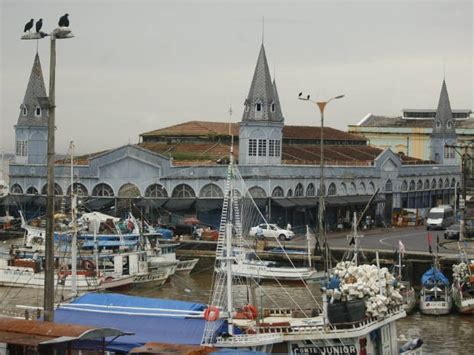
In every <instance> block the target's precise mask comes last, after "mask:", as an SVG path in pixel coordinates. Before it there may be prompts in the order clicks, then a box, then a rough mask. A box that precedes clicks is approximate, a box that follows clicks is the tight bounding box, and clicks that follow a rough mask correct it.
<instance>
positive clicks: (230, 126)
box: [229, 105, 234, 155]
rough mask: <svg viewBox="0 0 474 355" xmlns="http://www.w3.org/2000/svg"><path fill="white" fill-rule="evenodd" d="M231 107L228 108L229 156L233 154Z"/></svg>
mask: <svg viewBox="0 0 474 355" xmlns="http://www.w3.org/2000/svg"><path fill="white" fill-rule="evenodd" d="M233 112H234V111H233V110H232V105H230V106H229V136H230V154H231V155H232V154H233V153H234V135H233V133H232V113H233Z"/></svg>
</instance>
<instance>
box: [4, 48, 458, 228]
mask: <svg viewBox="0 0 474 355" xmlns="http://www.w3.org/2000/svg"><path fill="white" fill-rule="evenodd" d="M44 96H46V92H45V86H44V80H43V75H42V70H41V64H40V60H39V57H38V55H36V57H35V60H34V64H33V69H32V73H31V76H30V80H29V83H28V86H27V90H26V94H25V98H24V100H23V103H22V105H21V107H20V116H19V118H18V123H17V125H16V126H15V133H16V157H15V161H14V162H13V163H11V165H10V175H9V178H10V191H11V193H12V195H11V196H9V199H8V200H4V204H16V205H18V206H21V208H23V209H26V210H29V211H30V214H34V213H37V211H38V210H40V209H41V208H44V204H45V196H44V195H45V194H46V191H47V184H46V181H47V179H46V165H45V164H46V146H47V144H46V142H47V125H46V123H47V118H48V111H47V109H43V108H42V107H41V106H40V105H39V104H38V100H37V99H36V98H37V97H44ZM244 105H245V106H244V112H243V116H242V120H241V121H240V122H239V123H231V124H229V123H225V122H204V121H190V122H185V123H181V124H177V125H174V126H170V127H165V128H160V129H157V130H155V131H151V132H145V133H142V134H141V135H140V137H141V140H140V143H139V144H136V145H130V144H129V145H125V146H121V147H117V148H115V149H112V150H109V151H105V152H101V153H95V154H89V155H85V156H81V157H76V158H75V159H74V162H73V163H74V164H73V167H74V175H73V181H74V182H73V184H71V176H70V171H71V170H70V169H71V167H70V161H68V160H61V161H60V160H58V161H57V162H56V166H55V193H56V195H57V201H58V202H57V203H59V206H61V201H65V200H67V199H66V198H64V196H67V195H69V194H70V192H71V189H73V190H74V191H75V192H76V193H77V194H78V195H80V196H81V200H82V203H83V204H84V205H85V206H86V208H89V209H103V208H112V209H114V210H115V211H123V210H126V209H130V208H133V207H136V208H139V209H141V210H142V211H144V212H145V213H146V214H147V215H148V216H150V217H151V219H152V222H155V221H156V220H157V219H158V218H160V219H161V221H164V220H165V219H168V220H169V219H171V220H170V222H173V221H174V222H176V221H177V220H178V219H179V217H181V216H189V215H196V216H197V217H198V218H199V219H200V220H201V221H203V222H204V223H207V224H210V225H214V226H218V225H219V220H220V212H221V206H222V198H223V191H225V181H226V175H227V164H228V161H229V147H230V142H231V141H234V155H235V159H236V161H237V162H238V168H239V171H240V173H241V175H242V176H243V178H244V179H245V181H246V183H247V186H248V187H249V191H250V193H251V194H252V196H253V197H254V198H255V200H256V202H257V204H258V206H259V207H260V208H261V210H262V212H263V213H264V215H265V216H266V217H267V219H268V220H269V221H271V222H275V223H281V224H284V225H286V223H287V222H290V223H291V224H292V225H293V226H304V225H310V226H315V225H316V224H317V218H316V216H317V209H318V197H317V196H318V194H319V193H320V189H319V187H320V184H319V179H320V174H321V171H320V157H321V152H320V137H321V130H320V129H321V128H320V127H315V126H290V125H285V117H284V115H283V109H282V107H281V105H280V100H279V96H278V90H277V86H276V83H275V80H273V81H272V79H271V76H270V72H269V69H268V62H267V58H266V54H265V48H264V46H263V44H262V46H261V48H260V52H259V55H258V59H257V65H256V68H255V71H254V75H253V79H252V81H251V85H250V90H249V94H248V96H247V98H246V99H245V104H244ZM323 137H324V138H323V139H324V142H323V143H324V165H325V169H324V177H325V186H324V191H323V193H324V194H325V196H326V199H325V201H326V211H327V218H326V221H327V228H329V229H332V228H335V227H336V226H337V225H338V224H340V223H350V219H351V214H352V212H355V211H361V210H363V208H364V207H365V205H366V204H367V202H368V201H369V200H370V199H371V197H372V196H373V195H376V196H375V198H374V199H373V204H372V205H371V208H370V209H369V215H370V216H371V217H372V218H373V219H375V220H376V221H377V222H378V223H382V222H384V221H385V222H386V223H390V222H391V220H392V217H393V211H394V210H397V209H400V208H429V207H431V206H436V205H438V204H441V203H452V202H453V201H454V199H455V198H456V197H455V191H456V186H459V181H460V180H459V179H460V176H459V171H458V168H457V166H456V165H453V164H451V163H452V161H444V163H443V164H438V163H436V162H434V161H432V160H430V159H417V158H413V157H410V156H408V155H400V154H397V152H396V151H392V150H390V149H389V148H386V149H380V148H376V147H374V146H373V145H369V144H368V140H367V138H364V137H361V136H358V135H354V134H351V133H347V132H343V131H340V130H337V129H334V128H330V127H324V132H323ZM371 143H372V142H371ZM5 201H6V202H5ZM65 203H67V202H65Z"/></svg>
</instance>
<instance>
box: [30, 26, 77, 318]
mask: <svg viewBox="0 0 474 355" xmlns="http://www.w3.org/2000/svg"><path fill="white" fill-rule="evenodd" d="M46 36H49V37H50V38H51V47H50V62H49V97H40V98H38V102H39V104H40V106H42V107H43V108H47V109H48V152H47V185H48V189H47V204H46V236H45V270H44V274H45V275H44V300H43V311H44V320H45V321H49V322H53V321H54V154H55V153H54V138H55V134H54V129H55V109H56V103H55V96H56V95H55V90H56V39H66V38H72V37H74V35H73V34H72V33H71V31H70V30H69V28H67V27H59V28H56V29H55V30H54V31H53V32H51V33H50V34H46V33H44V32H38V33H27V34H24V35H23V36H22V37H21V39H23V40H39V39H42V38H44V37H46ZM71 188H72V187H71Z"/></svg>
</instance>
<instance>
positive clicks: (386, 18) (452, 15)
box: [0, 0, 474, 154]
mask: <svg viewBox="0 0 474 355" xmlns="http://www.w3.org/2000/svg"><path fill="white" fill-rule="evenodd" d="M0 4H1V5H0V22H1V25H0V26H1V27H0V30H1V34H0V38H1V46H0V50H1V55H0V66H1V73H0V79H1V85H0V99H1V101H0V115H1V116H0V151H1V150H3V151H7V152H13V150H14V139H15V137H14V125H15V124H16V121H17V119H18V115H19V111H20V104H21V102H22V100H23V97H24V94H25V90H26V86H27V81H28V78H29V75H30V71H31V66H32V64H33V59H34V55H35V53H36V46H37V43H36V42H35V41H21V40H20V37H21V35H22V31H23V26H24V24H25V23H26V22H27V21H28V20H29V19H30V18H35V19H38V18H40V17H41V18H43V23H44V25H43V30H45V31H48V30H49V31H51V30H52V29H54V28H55V27H56V25H57V21H58V18H59V17H60V16H61V15H63V14H64V13H66V12H67V13H69V19H70V23H71V24H70V28H71V30H72V31H73V33H74V35H75V38H73V39H68V40H58V41H57V69H56V105H57V109H56V126H57V130H56V151H57V152H59V153H65V152H67V149H68V143H69V141H70V140H74V141H75V146H76V152H77V153H78V154H84V153H92V152H97V151H101V150H105V149H111V148H115V147H118V146H121V145H124V144H128V143H132V144H134V143H138V141H139V135H140V133H144V132H147V131H151V130H155V129H159V128H164V127H167V126H171V125H175V124H178V123H183V122H187V121H191V120H201V121H221V122H222V121H224V122H227V121H229V119H230V120H232V122H239V121H240V120H241V117H242V112H243V107H244V106H243V104H244V100H245V98H246V97H247V94H248V90H249V88H250V83H251V80H252V76H253V71H254V69H255V64H256V61H257V56H258V52H259V49H260V45H261V43H262V40H263V42H264V45H265V49H266V54H267V59H268V62H269V67H270V70H271V72H272V73H271V74H272V76H275V77H276V82H277V86H278V90H279V96H280V102H281V105H282V110H283V114H284V116H285V124H287V125H314V126H319V124H320V118H319V111H318V110H317V107H315V106H313V105H311V104H310V103H309V102H302V101H299V100H297V95H298V93H299V92H300V91H303V92H305V93H308V94H311V96H312V97H313V98H314V99H317V100H325V99H328V98H330V97H332V96H336V95H339V94H345V97H344V98H343V99H341V100H337V101H334V102H331V104H330V105H328V107H327V108H326V111H325V125H327V126H331V127H334V128H337V129H340V130H344V131H347V129H348V125H351V124H357V122H359V121H360V120H361V119H362V118H363V117H365V116H366V115H367V114H368V113H373V114H379V115H387V116H397V115H399V114H400V112H401V110H402V109H403V108H420V109H422V108H430V109H435V108H436V106H437V102H438V97H439V92H440V89H441V83H442V80H443V77H445V78H446V83H447V86H448V92H449V95H450V99H451V106H452V108H453V109H473V108H474V96H473V82H474V76H473V44H472V42H473V24H474V21H473V11H474V10H473V2H472V1H459V0H451V1H440V0H431V1H426V0H411V1H386V0H379V1H338V0H332V1H298V0H293V1H292V0H286V1H263V0H260V1H258V0H253V1H252V0H247V1H246V0H240V1H237V0H235V1H225V0H220V1H217V0H216V1H205V0H203V1H192V0H188V1H179V0H174V1H156V0H155V1H145V0H134V1H132V0H128V1H120V0H113V1H112V0H110V1H108V0H102V1H91V0H81V1H73V0H69V1H51V0H50V1H46V0H35V1H22V0H14V1H13V0H12V1H9V0H0ZM38 50H39V54H40V58H41V63H42V67H43V73H44V76H45V81H46V87H48V77H49V41H48V40H47V39H43V40H41V41H39V43H38ZM229 107H232V110H233V115H232V117H231V118H229V113H228V112H229Z"/></svg>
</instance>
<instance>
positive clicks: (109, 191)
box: [11, 178, 456, 198]
mask: <svg viewBox="0 0 474 355" xmlns="http://www.w3.org/2000/svg"><path fill="white" fill-rule="evenodd" d="M72 186H73V189H74V193H75V194H77V195H78V196H89V191H88V189H87V188H86V186H85V185H83V184H81V183H78V182H76V183H74V184H73V185H72ZM455 186H456V179H455V178H452V179H451V180H450V179H449V178H446V179H444V180H443V179H442V178H440V179H438V180H436V179H432V180H431V181H430V180H429V179H425V180H424V181H423V180H422V179H418V180H417V181H415V180H410V181H408V180H404V181H403V182H402V184H401V186H400V191H402V192H406V191H420V190H435V189H443V188H454V187H455ZM392 191H393V184H392V181H391V180H390V179H389V180H387V182H386V184H385V192H392ZM249 192H250V194H251V195H252V196H253V197H254V198H265V197H267V193H266V192H265V190H264V189H263V188H261V187H259V186H254V187H252V188H251V189H249ZM374 192H375V184H374V183H373V182H372V181H370V182H369V183H367V184H366V183H365V182H363V181H361V182H359V183H358V184H357V185H356V183H354V182H351V183H346V182H342V183H340V184H339V187H338V186H336V184H335V183H333V182H332V183H330V184H329V186H328V188H327V190H326V189H325V194H326V195H327V196H336V195H341V196H345V195H356V194H360V195H366V194H373V193H374ZM11 193H13V194H23V193H24V190H23V188H22V187H21V186H20V185H19V184H14V185H12V187H11ZM25 193H26V194H30V195H37V194H39V191H38V190H37V188H36V187H34V186H30V187H28V188H27V189H26V191H25ZM46 193H47V185H44V186H43V188H42V189H41V194H42V195H46ZM319 193H320V190H319V188H318V189H317V190H316V187H315V185H314V184H313V183H309V184H308V185H307V186H306V188H305V187H304V186H303V184H302V183H298V184H297V185H296V187H295V188H294V189H292V188H289V189H288V190H286V192H285V190H284V189H283V188H282V187H280V186H277V187H275V188H274V189H273V191H272V194H271V196H272V197H313V196H318V195H319ZM54 194H55V195H63V189H62V188H61V186H59V185H58V184H56V183H55V186H54ZM66 194H67V195H70V194H71V186H69V187H68V189H67V191H66ZM90 195H91V196H101V197H112V196H116V193H115V191H114V189H113V188H112V187H111V186H110V185H108V184H106V183H99V184H97V185H96V186H94V188H93V189H92V193H91V194H90ZM117 196H118V197H128V198H132V197H140V196H142V195H141V192H140V189H139V188H138V187H137V186H136V185H135V184H132V183H126V184H124V185H122V186H121V187H120V188H119V190H118V192H117ZM143 196H144V197H150V198H168V197H170V195H169V194H168V191H167V190H166V188H165V187H164V186H163V185H160V184H152V185H150V186H148V187H147V188H146V189H145V193H144V195H143ZM223 196H224V194H223V192H222V189H221V188H220V187H219V186H218V185H216V184H213V183H210V184H207V185H205V186H203V187H202V189H201V190H200V191H199V197H201V198H213V197H214V198H222V197H223ZM171 197H178V198H180V197H181V198H193V197H196V193H195V191H194V189H193V188H192V187H191V186H189V185H187V184H179V185H177V186H176V187H175V188H174V189H173V191H172V192H171Z"/></svg>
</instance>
